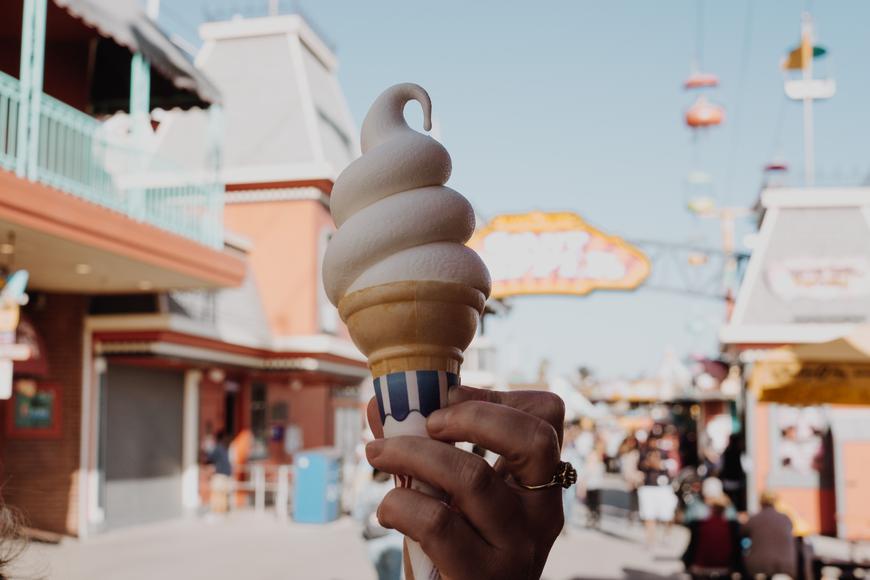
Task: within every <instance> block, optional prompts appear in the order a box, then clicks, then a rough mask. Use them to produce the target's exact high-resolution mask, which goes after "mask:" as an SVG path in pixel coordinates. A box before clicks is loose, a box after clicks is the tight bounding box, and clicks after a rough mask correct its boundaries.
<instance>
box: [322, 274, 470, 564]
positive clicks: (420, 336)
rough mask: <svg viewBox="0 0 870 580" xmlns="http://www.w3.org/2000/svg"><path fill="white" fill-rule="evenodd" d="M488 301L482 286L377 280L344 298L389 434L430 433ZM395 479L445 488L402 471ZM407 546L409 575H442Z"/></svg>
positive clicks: (342, 309)
mask: <svg viewBox="0 0 870 580" xmlns="http://www.w3.org/2000/svg"><path fill="white" fill-rule="evenodd" d="M485 302H486V297H485V296H484V294H483V293H482V292H481V291H480V290H477V289H475V288H471V287H469V286H464V285H462V284H457V283H454V282H436V281H405V282H394V283H390V284H383V285H380V286H373V287H371V288H366V289H364V290H359V291H357V292H353V293H351V294H348V295H347V296H345V297H344V298H343V299H342V300H341V301H340V302H339V304H338V311H339V313H340V314H341V318H342V320H344V322H345V323H346V324H347V327H348V330H349V331H350V335H351V338H352V339H353V341H354V343H356V345H357V347H359V349H360V350H361V351H362V352H363V354H365V355H366V357H368V363H369V368H371V371H372V376H373V377H374V387H375V396H376V399H377V403H378V411H379V413H380V418H381V423H382V424H383V427H384V436H385V437H394V436H396V435H417V436H422V437H426V436H427V432H426V417H427V416H428V415H429V413H431V412H432V411H434V410H436V409H440V408H442V407H445V406H447V389H448V388H449V387H450V386H453V385H457V384H459V367H460V365H461V364H462V352H463V351H464V350H465V348H466V347H467V346H468V344H469V343H470V342H471V339H472V338H474V333H475V331H476V330H477V322H478V319H479V318H480V315H481V313H482V312H483V307H484V304H485ZM396 485H397V486H401V487H409V488H412V489H415V490H418V491H421V492H423V493H427V494H429V495H433V496H438V495H439V493H440V492H438V490H436V489H434V488H432V487H431V486H429V485H427V484H426V483H425V482H421V481H416V480H413V479H412V478H410V477H406V476H401V475H398V476H396ZM406 548H407V551H406V554H405V571H406V577H407V578H409V579H411V580H413V579H414V578H421V579H425V580H432V579H437V578H440V575H439V574H438V571H437V569H435V566H434V565H433V564H432V561H431V560H429V558H428V557H427V556H426V554H424V553H423V550H422V549H421V548H420V546H419V544H417V543H416V542H413V541H411V540H410V539H408V540H407V542H406Z"/></svg>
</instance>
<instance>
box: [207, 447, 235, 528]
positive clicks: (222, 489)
mask: <svg viewBox="0 0 870 580" xmlns="http://www.w3.org/2000/svg"><path fill="white" fill-rule="evenodd" d="M208 462H209V463H211V464H212V465H214V473H213V474H212V476H211V480H210V481H209V507H210V508H211V512H212V513H214V514H224V513H227V511H228V510H229V503H230V502H229V495H230V489H231V488H232V477H233V466H232V464H231V463H230V436H229V433H227V432H226V431H220V432H218V434H217V437H215V443H214V445H213V446H212V449H211V453H209V456H208Z"/></svg>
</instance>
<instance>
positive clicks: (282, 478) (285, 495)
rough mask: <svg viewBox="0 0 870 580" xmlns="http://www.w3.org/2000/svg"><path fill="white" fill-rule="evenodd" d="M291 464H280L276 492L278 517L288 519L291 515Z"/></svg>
mask: <svg viewBox="0 0 870 580" xmlns="http://www.w3.org/2000/svg"><path fill="white" fill-rule="evenodd" d="M289 507H290V466H289V465H279V466H278V488H277V490H276V492H275V510H276V511H277V512H278V518H279V519H281V520H286V519H287V517H288V516H289V515H290V510H289V509H288V508H289Z"/></svg>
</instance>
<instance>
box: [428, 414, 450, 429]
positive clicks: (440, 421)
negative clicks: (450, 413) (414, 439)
mask: <svg viewBox="0 0 870 580" xmlns="http://www.w3.org/2000/svg"><path fill="white" fill-rule="evenodd" d="M446 426H447V411H443V410H439V411H435V412H433V413H432V414H431V415H429V419H427V420H426V427H427V428H428V429H429V431H441V430H442V429H444V427H446Z"/></svg>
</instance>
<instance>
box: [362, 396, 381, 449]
mask: <svg viewBox="0 0 870 580" xmlns="http://www.w3.org/2000/svg"><path fill="white" fill-rule="evenodd" d="M366 417H367V418H368V420H369V429H371V430H372V434H373V435H374V436H375V438H376V439H381V438H383V436H384V426H383V425H381V414H380V413H379V412H378V402H377V400H376V399H375V398H374V397H372V398H371V399H370V400H369V404H368V407H366Z"/></svg>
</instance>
